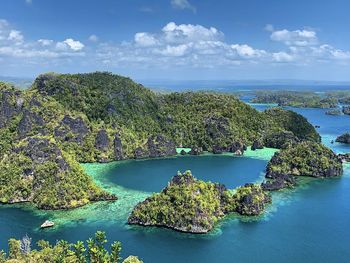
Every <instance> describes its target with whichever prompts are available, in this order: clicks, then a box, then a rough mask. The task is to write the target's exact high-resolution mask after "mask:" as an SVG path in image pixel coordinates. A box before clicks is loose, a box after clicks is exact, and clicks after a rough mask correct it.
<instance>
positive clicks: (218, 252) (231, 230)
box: [0, 105, 350, 263]
mask: <svg viewBox="0 0 350 263" xmlns="http://www.w3.org/2000/svg"><path fill="white" fill-rule="evenodd" d="M256 107H257V108H258V109H260V110H263V109H264V108H266V107H267V106H266V105H257V106H256ZM293 110H295V111H297V112H299V113H301V114H303V115H304V116H305V117H307V118H308V119H309V121H310V122H311V123H313V124H314V125H320V126H321V128H320V129H318V131H319V132H320V133H321V135H322V138H323V141H324V143H325V144H327V145H329V146H330V147H332V148H333V149H334V150H335V151H337V152H348V151H350V148H349V147H346V146H344V145H341V144H337V143H335V144H330V140H332V139H334V138H335V137H336V136H337V135H339V134H341V133H344V132H345V131H347V130H349V129H350V126H349V124H350V122H349V121H350V116H328V115H325V114H324V111H325V110H321V109H293ZM266 163H267V161H266V160H263V159H259V158H248V157H239V158H237V157H232V156H203V157H190V156H188V157H177V158H169V159H157V160H146V161H127V162H121V163H115V164H107V165H106V167H107V168H106V169H101V170H99V171H98V172H97V173H98V174H99V180H100V182H102V183H103V184H106V185H107V186H109V187H111V188H113V187H114V186H121V187H122V188H123V189H124V190H125V192H126V195H125V196H126V199H127V198H128V195H129V194H130V197H131V196H132V195H136V194H137V193H139V192H140V193H142V194H145V193H146V195H147V193H150V192H154V191H159V190H160V189H162V188H163V187H164V186H165V185H166V183H167V182H168V181H169V179H170V178H171V176H173V175H174V174H175V173H176V172H177V171H178V170H186V169H191V170H192V171H193V173H194V175H195V176H196V177H198V178H200V179H203V180H211V181H214V182H221V183H224V184H226V185H227V186H228V187H236V186H238V185H241V184H243V183H245V182H253V181H255V180H258V179H259V177H260V178H261V175H262V173H263V171H264V168H265V165H266ZM102 166H103V165H102ZM102 166H99V167H102ZM88 170H89V169H88ZM92 170H93V169H92V168H91V170H89V171H92ZM118 189H119V188H118ZM123 200H124V201H125V199H121V200H120V201H117V202H123ZM349 200H350V168H349V167H348V166H346V167H345V173H344V176H343V177H342V178H337V179H328V180H312V181H311V182H309V183H308V184H307V185H304V186H303V187H300V188H298V189H296V190H295V191H293V192H282V193H277V194H274V196H273V201H274V204H273V206H271V207H270V208H269V210H268V211H267V213H266V214H265V215H264V216H263V217H262V218H260V219H256V220H253V221H252V220H250V221H247V220H244V219H240V218H237V217H234V216H233V217H231V218H227V219H225V220H224V221H223V222H221V223H220V224H219V225H218V226H217V227H216V229H215V230H214V231H213V232H212V233H211V234H209V235H190V234H183V233H177V232H174V231H171V230H166V229H156V228H142V227H129V226H127V225H125V221H126V218H127V213H125V215H124V214H123V213H122V214H121V215H120V214H118V213H117V212H118V210H117V208H113V209H111V207H110V206H111V205H109V204H99V205H96V206H91V208H86V210H87V211H85V210H83V212H82V211H81V210H77V212H76V214H77V215H72V214H71V213H73V214H74V213H75V212H60V214H59V215H60V216H61V217H62V218H65V217H66V219H65V220H63V221H62V222H65V223H64V224H63V223H62V224H61V225H59V226H58V227H57V228H55V229H51V230H46V231H41V230H38V226H39V225H40V224H41V223H42V222H43V220H45V219H47V218H48V217H49V218H50V216H54V214H52V215H51V214H50V213H45V212H40V211H39V212H38V211H36V210H33V209H32V208H30V207H26V206H25V207H21V208H15V207H8V206H3V207H1V208H0V247H1V248H5V247H6V242H7V239H8V238H10V237H16V238H20V237H22V236H24V235H25V234H26V233H27V234H28V235H29V236H31V237H32V238H33V240H35V241H37V240H39V239H42V238H44V239H47V240H50V241H52V242H54V241H55V240H57V239H67V240H68V241H71V242H75V241H76V240H78V239H86V238H88V237H89V236H91V235H92V234H93V233H94V232H95V231H96V230H104V231H106V232H107V235H108V238H109V239H110V240H120V241H121V242H122V243H123V255H124V256H126V255H129V254H133V255H138V256H140V258H142V259H143V260H144V261H145V262H152V263H153V262H170V263H171V262H174V263H175V262H176V263H178V262H201V263H202V262H204V263H206V262H240V263H241V262H247V263H250V262H269V263H275V262H276V263H277V262H287V263H288V262H293V263H294V262H295V263H297V262H308V263H316V262H317V263H320V262H340V263H342V262H344V263H345V262H350V249H349V244H350V202H349ZM123 207H124V208H123ZM121 209H126V210H127V211H126V212H128V210H130V209H131V208H130V207H129V206H127V205H126V206H121ZM78 211H79V212H78ZM84 211H85V212H84ZM114 214H115V220H114ZM92 215H94V216H92ZM56 217H57V215H56ZM90 217H93V220H92V219H91V218H90ZM110 218H112V219H110Z"/></svg>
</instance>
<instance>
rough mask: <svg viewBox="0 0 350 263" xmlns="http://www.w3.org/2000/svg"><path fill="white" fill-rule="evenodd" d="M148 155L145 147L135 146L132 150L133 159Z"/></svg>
mask: <svg viewBox="0 0 350 263" xmlns="http://www.w3.org/2000/svg"><path fill="white" fill-rule="evenodd" d="M147 157H149V153H148V151H146V150H145V149H143V148H141V147H137V148H136V149H135V151H134V158H135V159H144V158H147Z"/></svg>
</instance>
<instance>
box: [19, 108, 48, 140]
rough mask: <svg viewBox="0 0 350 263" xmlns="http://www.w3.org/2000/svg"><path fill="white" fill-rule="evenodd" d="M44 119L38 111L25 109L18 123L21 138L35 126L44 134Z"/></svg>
mask: <svg viewBox="0 0 350 263" xmlns="http://www.w3.org/2000/svg"><path fill="white" fill-rule="evenodd" d="M44 124H45V123H44V120H43V119H42V118H41V117H40V116H39V115H37V114H36V113H33V112H30V111H27V110H25V111H24V112H23V117H22V119H21V120H20V122H19V124H18V128H17V129H18V134H19V136H20V138H24V137H25V136H27V135H28V133H30V132H31V131H32V130H33V129H34V128H38V129H37V131H38V132H39V131H41V134H44V131H43V129H42V126H43V125H44Z"/></svg>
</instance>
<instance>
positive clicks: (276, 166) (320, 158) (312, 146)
mask: <svg viewBox="0 0 350 263" xmlns="http://www.w3.org/2000/svg"><path fill="white" fill-rule="evenodd" d="M342 172H343V166H342V162H341V161H340V160H339V158H338V157H337V155H336V154H335V153H334V152H333V151H332V150H331V149H329V148H327V147H326V146H323V145H322V144H318V143H312V142H302V143H299V144H297V145H294V146H293V147H289V148H287V149H285V150H281V151H280V152H278V153H275V155H274V156H273V158H272V159H271V160H270V162H269V163H268V166H267V173H268V174H270V175H271V176H274V175H278V174H283V175H292V176H311V177H331V176H338V175H341V174H342Z"/></svg>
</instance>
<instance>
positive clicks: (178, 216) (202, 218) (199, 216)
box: [128, 171, 271, 233]
mask: <svg viewBox="0 0 350 263" xmlns="http://www.w3.org/2000/svg"><path fill="white" fill-rule="evenodd" d="M270 202H271V198H270V196H269V194H268V193H266V192H264V191H263V190H262V189H261V187H260V186H258V185H254V184H246V185H245V186H242V187H239V188H237V189H235V190H228V189H227V188H226V187H225V186H224V185H222V184H214V183H210V182H203V181H200V180H197V179H196V178H194V177H193V175H192V173H191V171H186V172H184V173H180V172H178V174H177V175H176V176H174V177H173V178H172V179H171V181H170V183H169V184H168V186H167V187H165V188H164V189H163V190H162V191H161V193H159V194H154V195H152V196H151V197H148V198H147V199H146V200H145V201H143V202H141V203H139V204H138V205H137V206H136V207H135V208H134V210H133V211H132V213H131V215H130V217H129V219H128V223H129V224H137V225H143V226H162V227H168V228H172V229H175V230H178V231H182V232H190V233H207V232H208V231H210V230H211V229H212V228H213V227H214V225H215V223H216V222H217V221H218V220H219V219H221V218H222V217H224V215H226V214H228V213H232V212H236V213H239V214H241V215H247V216H256V215H259V214H261V213H262V212H263V211H264V209H265V207H266V205H267V204H268V203H270Z"/></svg>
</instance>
